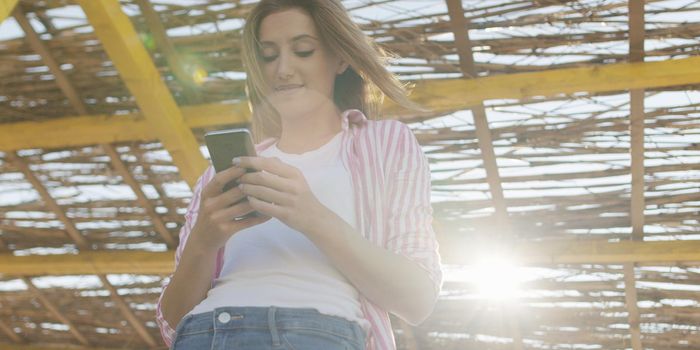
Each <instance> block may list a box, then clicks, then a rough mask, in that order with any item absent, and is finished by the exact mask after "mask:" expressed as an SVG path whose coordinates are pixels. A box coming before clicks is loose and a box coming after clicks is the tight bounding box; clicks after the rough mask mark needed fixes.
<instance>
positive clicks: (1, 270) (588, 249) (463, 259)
mask: <svg viewBox="0 0 700 350" xmlns="http://www.w3.org/2000/svg"><path fill="white" fill-rule="evenodd" d="M441 238H442V239H441V240H440V243H441V246H440V253H441V254H442V256H443V262H444V263H447V264H465V265H468V264H472V263H474V262H475V261H476V260H475V259H477V257H478V254H476V253H478V251H484V249H479V248H478V247H475V246H474V245H473V242H464V244H461V243H460V242H459V241H458V240H455V239H445V237H441ZM482 248H483V247H482ZM502 252H505V253H506V254H508V256H512V257H513V259H514V260H515V262H516V263H519V264H523V265H535V266H537V265H551V264H590V263H599V264H622V263H627V262H636V263H640V264H653V263H675V262H698V261H700V241H663V242H637V241H623V242H618V243H610V242H607V241H569V242H559V243H527V244H518V245H517V246H513V247H512V248H510V249H505V250H504V251H502ZM173 254H174V252H173V251H166V252H143V251H109V252H95V251H86V252H81V253H80V254H71V255H31V256H14V255H11V254H0V275H3V276H44V275H96V274H119V273H133V274H160V275H166V274H170V273H172V271H173V268H174V257H173Z"/></svg>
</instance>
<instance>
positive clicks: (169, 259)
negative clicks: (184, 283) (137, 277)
mask: <svg viewBox="0 0 700 350" xmlns="http://www.w3.org/2000/svg"><path fill="white" fill-rule="evenodd" d="M174 262H175V257H174V252H173V251H166V252H144V251H115V252H106V251H102V252H96V251H85V252H81V253H80V254H67V255H30V256H14V255H11V254H0V275H3V276H45V275H103V274H120V273H133V274H169V273H171V272H172V271H173V268H174V266H175V264H174Z"/></svg>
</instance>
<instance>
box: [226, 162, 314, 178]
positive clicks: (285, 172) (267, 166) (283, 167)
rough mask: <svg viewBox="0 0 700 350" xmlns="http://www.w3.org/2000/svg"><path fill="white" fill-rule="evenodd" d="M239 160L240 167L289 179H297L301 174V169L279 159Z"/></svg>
mask: <svg viewBox="0 0 700 350" xmlns="http://www.w3.org/2000/svg"><path fill="white" fill-rule="evenodd" d="M237 159H239V161H238V163H239V165H238V166H240V167H243V168H252V169H255V170H258V171H266V172H268V173H272V174H275V175H277V176H280V177H284V178H288V179H293V178H296V177H297V176H298V175H299V174H300V173H301V172H300V171H299V169H297V168H295V167H293V166H291V165H289V164H287V163H284V162H283V161H281V160H279V158H264V157H239V158H237ZM234 164H235V161H234Z"/></svg>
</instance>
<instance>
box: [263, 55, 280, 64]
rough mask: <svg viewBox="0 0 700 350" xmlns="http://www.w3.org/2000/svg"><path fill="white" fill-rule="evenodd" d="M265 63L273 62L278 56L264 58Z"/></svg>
mask: <svg viewBox="0 0 700 350" xmlns="http://www.w3.org/2000/svg"><path fill="white" fill-rule="evenodd" d="M262 59H263V61H265V62H266V63H269V62H272V61H274V60H276V59H277V55H270V56H262Z"/></svg>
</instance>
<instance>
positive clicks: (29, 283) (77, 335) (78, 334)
mask: <svg viewBox="0 0 700 350" xmlns="http://www.w3.org/2000/svg"><path fill="white" fill-rule="evenodd" d="M22 281H24V283H25V284H26V285H27V287H28V288H29V291H30V292H31V293H32V294H34V295H35V296H36V297H37V298H38V299H39V301H41V303H42V304H43V305H44V307H45V308H46V309H48V310H49V313H50V314H51V315H53V317H55V318H56V319H58V320H59V321H60V322H61V323H63V324H65V325H67V326H68V332H70V333H71V334H72V335H73V337H75V339H77V340H78V341H79V342H80V344H83V345H85V346H89V345H90V342H89V341H88V340H87V338H85V336H84V335H83V334H82V333H81V332H80V331H79V330H78V328H77V327H76V326H75V325H74V324H73V322H71V321H70V320H69V319H67V318H66V317H65V316H63V314H62V313H61V312H60V311H59V310H58V308H57V307H56V306H55V305H54V304H53V303H52V302H51V301H50V300H49V299H48V298H47V297H46V296H45V295H44V293H43V292H42V291H41V290H40V289H39V288H37V287H36V286H35V285H34V283H32V281H31V279H29V278H27V277H22Z"/></svg>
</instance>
